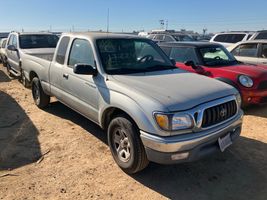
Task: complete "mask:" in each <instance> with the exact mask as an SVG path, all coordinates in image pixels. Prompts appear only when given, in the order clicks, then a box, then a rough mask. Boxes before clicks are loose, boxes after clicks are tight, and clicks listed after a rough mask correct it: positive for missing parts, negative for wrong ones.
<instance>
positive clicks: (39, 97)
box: [32, 77, 50, 109]
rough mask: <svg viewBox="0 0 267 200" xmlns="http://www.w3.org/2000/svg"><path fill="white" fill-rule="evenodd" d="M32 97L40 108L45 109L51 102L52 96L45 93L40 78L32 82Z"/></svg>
mask: <svg viewBox="0 0 267 200" xmlns="http://www.w3.org/2000/svg"><path fill="white" fill-rule="evenodd" d="M32 97H33V100H34V103H35V104H36V105H37V106H38V108H41V109H42V108H45V107H46V106H47V105H48V104H49V102H50V96H48V95H47V94H45V93H44V91H43V88H42V86H41V83H40V80H39V78H37V77H35V78H33V80H32Z"/></svg>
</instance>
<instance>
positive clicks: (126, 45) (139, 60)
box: [97, 39, 176, 74]
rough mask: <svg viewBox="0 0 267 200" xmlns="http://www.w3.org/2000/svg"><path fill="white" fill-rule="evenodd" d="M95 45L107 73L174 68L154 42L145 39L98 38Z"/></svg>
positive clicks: (128, 72)
mask: <svg viewBox="0 0 267 200" xmlns="http://www.w3.org/2000/svg"><path fill="white" fill-rule="evenodd" d="M97 47H98V50H99V53H100V58H101V61H102V65H103V67H104V70H105V72H106V73H108V74H130V73H138V72H148V71H157V70H167V69H175V68H176V67H174V66H173V65H172V64H171V62H170V60H169V59H168V57H167V56H166V55H165V54H164V53H163V52H162V50H161V49H160V48H159V47H158V46H156V44H155V43H154V42H153V41H151V40H147V39H99V40H97Z"/></svg>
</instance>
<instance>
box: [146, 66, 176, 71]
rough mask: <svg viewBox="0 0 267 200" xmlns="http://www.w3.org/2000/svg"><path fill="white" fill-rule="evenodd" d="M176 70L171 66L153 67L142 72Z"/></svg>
mask: <svg viewBox="0 0 267 200" xmlns="http://www.w3.org/2000/svg"><path fill="white" fill-rule="evenodd" d="M169 69H177V67H175V66H172V65H153V66H150V67H147V68H145V69H144V71H157V70H169Z"/></svg>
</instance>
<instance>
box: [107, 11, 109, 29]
mask: <svg viewBox="0 0 267 200" xmlns="http://www.w3.org/2000/svg"><path fill="white" fill-rule="evenodd" d="M108 32H109V8H108V13H107V33H108Z"/></svg>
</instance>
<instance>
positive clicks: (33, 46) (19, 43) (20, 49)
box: [6, 32, 59, 87]
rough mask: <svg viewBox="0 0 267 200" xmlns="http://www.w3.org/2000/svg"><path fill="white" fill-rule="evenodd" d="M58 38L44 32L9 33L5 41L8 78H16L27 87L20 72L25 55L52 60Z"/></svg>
mask: <svg viewBox="0 0 267 200" xmlns="http://www.w3.org/2000/svg"><path fill="white" fill-rule="evenodd" d="M58 39H59V38H58V36H56V35H54V34H52V33H45V32H38V33H32V32H21V33H20V32H11V33H10V34H9V36H8V39H7V48H6V56H7V70H8V73H9V75H10V76H15V77H18V78H19V79H21V80H22V83H23V85H24V86H25V87H27V86H29V84H28V82H27V81H26V79H25V76H24V73H23V71H22V65H23V60H24V56H25V55H33V56H38V57H43V58H45V59H46V58H48V59H49V58H52V57H53V54H54V51H55V48H56V45H57V42H58Z"/></svg>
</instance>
